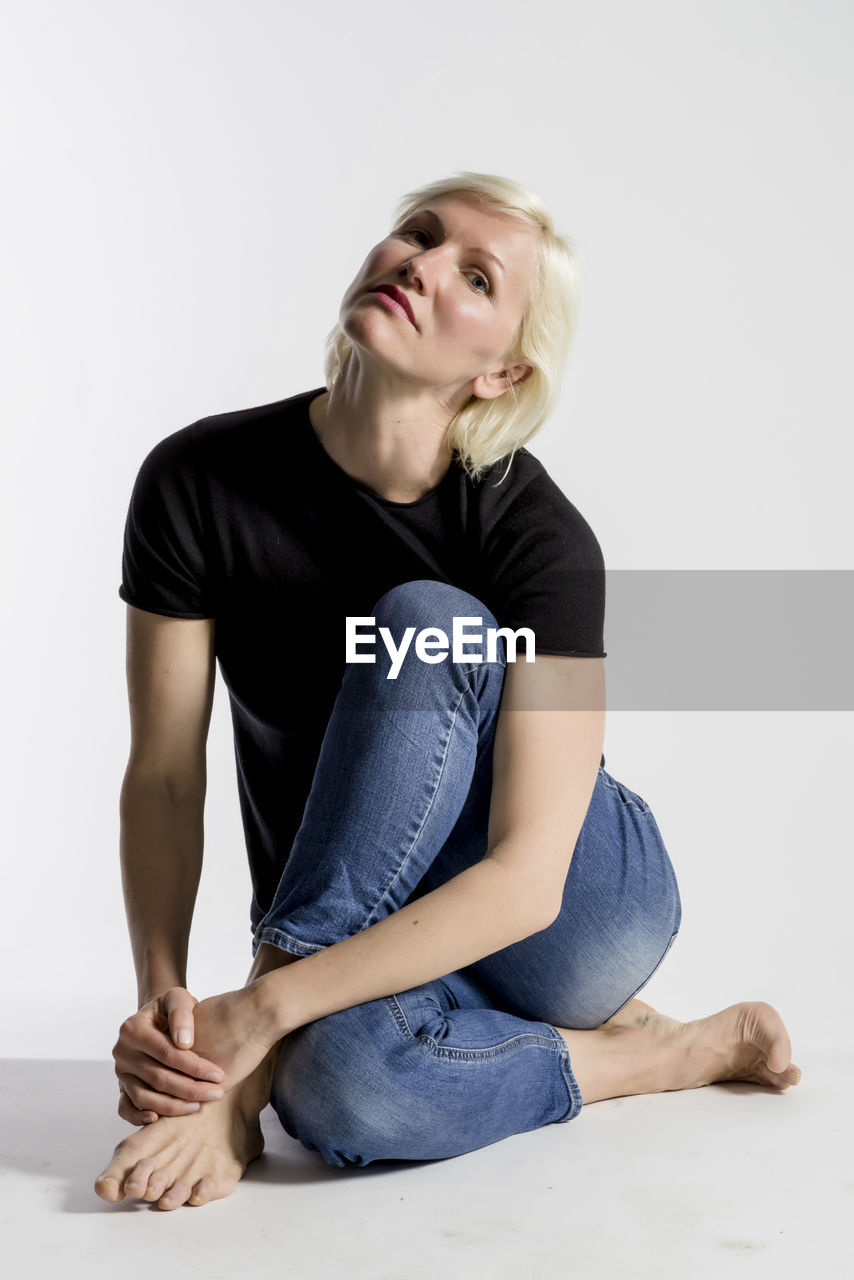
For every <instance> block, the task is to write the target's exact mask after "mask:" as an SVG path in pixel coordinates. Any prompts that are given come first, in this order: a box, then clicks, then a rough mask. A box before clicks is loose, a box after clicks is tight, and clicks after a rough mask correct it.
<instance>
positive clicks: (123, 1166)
mask: <svg viewBox="0 0 854 1280" xmlns="http://www.w3.org/2000/svg"><path fill="white" fill-rule="evenodd" d="M278 1049H279V1046H278V1045H276V1046H274V1048H273V1049H271V1050H270V1052H269V1053H268V1054H267V1056H266V1057H265V1058H264V1060H263V1061H262V1062H261V1063H260V1065H259V1066H258V1067H257V1068H256V1069H255V1071H253V1072H252V1074H251V1075H249V1076H247V1077H246V1079H245V1080H243V1081H241V1083H240V1084H238V1085H236V1086H235V1087H234V1088H233V1089H231V1090H229V1092H228V1093H226V1095H225V1097H224V1098H223V1099H222V1100H221V1101H220V1102H203V1103H202V1104H201V1107H200V1108H199V1110H198V1111H196V1112H194V1113H193V1114H192V1115H185V1116H161V1117H160V1119H159V1120H155V1122H154V1124H150V1125H147V1126H146V1127H145V1128H144V1129H141V1130H140V1131H139V1132H138V1133H134V1134H132V1135H131V1136H130V1137H129V1138H125V1139H124V1141H122V1142H120V1143H119V1145H118V1146H117V1147H116V1149H115V1152H114V1154H113V1158H112V1160H111V1161H110V1163H109V1165H108V1166H107V1168H106V1169H105V1170H104V1172H103V1173H102V1174H101V1176H100V1177H99V1178H98V1179H97V1180H96V1182H95V1191H96V1192H97V1194H98V1195H99V1196H100V1197H101V1199H102V1200H110V1201H118V1200H123V1199H124V1198H125V1196H133V1197H134V1198H136V1199H142V1200H148V1201H151V1202H152V1203H153V1202H154V1201H157V1203H158V1208H160V1209H177V1208H178V1207H179V1205H182V1204H189V1205H193V1206H196V1205H202V1204H207V1202H208V1201H209V1200H220V1199H222V1198H223V1197H224V1196H228V1195H231V1193H232V1191H234V1189H235V1187H236V1186H237V1184H238V1182H239V1181H240V1179H241V1178H242V1177H243V1174H244V1173H245V1171H246V1166H247V1165H248V1164H250V1163H251V1161H253V1160H255V1159H257V1157H258V1156H260V1154H261V1152H262V1151H263V1149H264V1138H263V1136H262V1134H261V1125H260V1121H259V1116H260V1114H261V1112H262V1111H263V1109H264V1107H265V1106H266V1105H267V1103H268V1102H269V1100H270V1088H271V1086H272V1081H273V1072H274V1070H275V1065H276V1058H277V1056H278Z"/></svg>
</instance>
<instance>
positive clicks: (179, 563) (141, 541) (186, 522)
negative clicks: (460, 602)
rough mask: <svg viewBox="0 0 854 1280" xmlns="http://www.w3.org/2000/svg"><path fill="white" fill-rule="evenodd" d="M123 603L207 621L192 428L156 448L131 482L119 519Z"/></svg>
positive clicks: (210, 608)
mask: <svg viewBox="0 0 854 1280" xmlns="http://www.w3.org/2000/svg"><path fill="white" fill-rule="evenodd" d="M119 595H120V597H121V598H122V600H124V601H125V603H126V604H130V605H133V606H134V607H135V608H137V609H145V610H147V611H148V612H149V613H160V614H164V615H165V616H167V617H170V618H211V617H213V616H214V610H213V601H212V599H211V593H210V591H209V589H208V584H207V581H206V571H205V551H204V528H203V520H202V514H201V509H200V506H199V500H198V491H197V474H196V468H195V457H194V444H193V436H192V427H191V426H190V427H183V428H182V429H181V430H180V431H176V432H174V433H173V434H172V435H170V436H167V437H166V438H165V439H164V440H161V441H160V443H159V444H156V445H155V446H154V448H153V449H152V450H151V452H150V453H149V454H148V455H147V457H146V458H145V459H144V461H143V463H142V465H141V467H140V469H139V472H138V474H137V477H136V481H135V482H134V486H133V490H132V493H131V498H130V505H129V507H128V513H127V519H126V521H125V531H124V544H123V549H122V582H121V586H120V587H119Z"/></svg>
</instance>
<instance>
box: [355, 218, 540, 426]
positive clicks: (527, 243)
mask: <svg viewBox="0 0 854 1280" xmlns="http://www.w3.org/2000/svg"><path fill="white" fill-rule="evenodd" d="M496 259H497V260H498V261H496ZM535 269H536V241H535V232H534V230H533V229H532V228H530V227H528V226H526V225H525V224H524V223H520V222H519V221H518V219H515V218H511V217H509V216H507V215H506V214H496V213H493V212H492V211H491V210H488V209H486V208H485V206H483V205H482V204H479V203H478V202H476V200H474V199H472V198H471V197H468V196H457V195H454V196H442V197H441V198H440V199H436V200H432V201H430V202H429V204H427V205H425V206H423V207H422V208H420V209H419V210H418V211H417V212H416V213H414V214H413V215H412V216H411V217H410V218H408V219H407V220H406V221H405V222H404V223H403V224H402V226H401V227H400V228H399V229H398V230H396V231H393V232H391V233H390V234H389V235H388V236H386V238H385V239H384V240H381V241H380V243H379V244H377V245H375V246H374V248H373V249H372V250H371V251H370V253H369V254H368V256H367V258H366V259H365V261H364V263H363V264H362V267H361V269H360V271H359V273H358V275H357V276H356V278H355V280H353V282H352V284H351V285H350V287H349V288H348V290H347V292H346V293H345V295H344V298H343V300H342V303H341V310H340V315H339V320H340V324H341V327H342V329H343V331H344V333H346V334H347V336H348V338H350V339H351V341H352V342H353V343H354V345H355V346H356V347H357V348H361V349H362V351H363V353H364V354H367V353H370V356H371V357H372V358H373V359H374V360H376V361H377V362H379V363H380V364H381V365H383V366H385V367H386V368H390V369H391V370H393V371H394V373H395V374H396V375H397V377H398V378H404V379H406V380H407V381H409V382H412V383H415V384H416V385H418V386H420V387H433V388H437V389H439V390H441V391H442V392H443V393H444V394H443V395H442V399H443V400H447V402H448V403H453V404H459V405H462V404H465V403H466V402H467V401H468V399H469V397H470V396H471V395H472V394H474V395H480V396H484V397H485V398H491V397H492V396H494V395H497V394H500V393H501V392H502V391H504V390H506V388H507V380H506V377H505V378H503V379H501V378H498V377H497V376H494V377H490V375H497V374H498V373H500V372H501V371H502V370H505V369H507V365H506V363H505V357H506V356H507V355H508V354H509V352H510V350H511V348H512V345H513V341H514V338H515V336H516V333H517V331H518V327H519V323H520V321H521V319H522V316H523V314H524V308H525V305H526V301H527V296H528V289H529V287H530V284H531V281H532V279H533V276H534V272H535ZM378 286H394V287H395V288H396V289H399V290H400V292H401V293H402V294H403V295H404V296H405V299H406V301H407V302H408V304H409V308H410V309H411V312H412V319H409V318H408V316H407V315H406V314H405V309H401V307H400V306H399V305H395V304H394V303H393V302H391V301H390V300H389V296H388V295H387V294H386V295H383V294H382V293H377V292H376V290H377V288H378ZM520 372H523V371H520V370H518V369H517V370H516V372H515V374H514V381H515V380H518V379H519V375H520Z"/></svg>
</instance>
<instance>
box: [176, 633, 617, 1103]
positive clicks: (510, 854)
mask: <svg viewBox="0 0 854 1280" xmlns="http://www.w3.org/2000/svg"><path fill="white" fill-rule="evenodd" d="M604 702H605V678H604V666H603V663H602V660H601V659H597V658H564V657H555V656H552V655H540V656H539V657H538V658H537V660H536V662H535V663H532V664H529V663H525V662H517V663H511V664H509V665H508V668H507V674H506V676H505V685H504V691H503V695H502V703H501V708H500V711H499V717H498V723H497V725H496V736H495V746H494V753H493V785H492V802H491V807H490V814H489V833H488V848H487V853H486V855H485V857H484V858H483V859H482V861H481V862H479V863H476V864H475V865H474V866H472V867H469V868H468V869H467V870H466V871H463V872H462V873H461V874H459V875H457V876H454V877H453V879H451V880H449V881H448V882H447V883H446V884H444V885H442V886H441V887H440V888H438V889H434V890H433V891H432V892H431V893H428V894H425V896H424V897H423V898H420V899H418V900H417V901H415V902H412V903H409V904H408V905H407V906H405V907H402V908H401V909H400V910H399V911H396V912H394V913H393V914H391V915H389V916H387V917H385V918H384V919H383V920H380V921H378V922H377V923H376V924H374V925H371V926H370V928H368V929H365V930H364V931H363V932H362V933H358V934H355V935H354V936H353V937H350V938H346V939H344V940H343V941H341V942H338V943H335V945H334V946H331V947H327V948H326V949H325V950H323V951H319V952H316V953H315V954H314V955H311V956H305V957H303V958H300V959H298V960H296V961H293V960H292V957H290V956H289V957H287V958H285V957H284V956H283V957H282V960H281V962H280V967H276V968H270V970H269V972H261V976H259V977H257V978H256V979H255V980H254V981H253V982H251V983H250V985H249V987H248V988H247V991H252V989H253V988H254V989H255V990H254V998H255V1001H256V1009H257V1015H258V1018H259V1020H260V1021H259V1023H258V1025H259V1030H260V1028H263V1032H262V1035H261V1038H262V1039H263V1040H269V1043H271V1044H272V1043H275V1041H276V1040H278V1039H280V1038H281V1037H282V1036H283V1035H286V1034H288V1033H289V1032H290V1031H293V1030H295V1029H296V1028H297V1027H300V1026H302V1025H304V1024H305V1023H307V1022H313V1021H314V1020H315V1019H317V1018H321V1017H325V1016H326V1015H327V1014H330V1013H334V1012H336V1011H337V1010H339V1009H346V1008H349V1007H350V1006H352V1005H355V1004H363V1003H365V1002H366V1001H368V1000H374V999H377V998H379V997H381V996H386V995H392V994H394V993H395V992H398V991H405V990H407V989H408V988H410V987H414V986H419V985H420V984H422V983H424V982H429V981H431V980H432V979H434V978H438V977H441V976H443V975H444V974H446V973H450V972H452V971H453V970H455V969H460V968H463V967H465V966H466V965H469V964H473V963H474V962H475V961H476V960H479V959H481V958H482V957H483V956H487V955H491V954H492V953H493V952H495V951H500V950H502V949H503V948H504V947H507V946H510V945H511V944H512V943H514V942H518V941H520V940H521V939H523V938H526V937H528V936H530V935H531V934H533V933H537V932H539V931H540V930H541V929H545V928H547V927H548V925H549V924H551V923H552V922H553V921H554V920H555V919H556V917H557V915H558V913H559V911H560V905H561V899H562V895H563V888H564V884H565V881H566V875H567V872H568V869H569V864H570V860H571V858H572V854H573V851H574V849H575V844H576V842H577V840H578V834H579V832H580V830H581V827H582V824H583V822H584V818H585V816H586V813H587V809H588V807H589V804H590V799H591V796H592V794H593V788H594V786H595V783H596V777H597V773H598V769H599V761H600V758H601V753H602V747H603V741H604V734H605V710H604ZM276 951H277V949H276V948H275V947H271V946H269V945H267V944H262V947H261V948H259V952H258V956H257V957H256V970H254V971H253V972H259V971H261V970H263V968H265V967H267V966H270V965H272V964H275V963H276ZM262 952H263V953H264V955H263V956H262ZM279 954H280V955H281V954H282V953H279ZM250 976H251V975H250ZM216 999H217V998H216V997H214V1000H216ZM208 1003H209V1002H207V1001H203V1002H202V1004H201V1005H200V1006H198V1010H197V1012H203V1010H204V1006H205V1005H207V1004H208ZM211 1012H214V1010H213V1009H211ZM198 1025H199V1028H200V1029H199V1034H200V1037H201V1039H200V1042H199V1043H200V1044H202V1043H204V1044H206V1045H207V1048H206V1052H207V1053H208V1054H209V1055H210V1056H213V1058H214V1060H215V1061H219V1063H220V1065H221V1066H223V1067H224V1068H226V1084H227V1086H230V1085H231V1084H232V1083H235V1080H234V1079H233V1075H232V1072H231V1071H230V1070H229V1069H228V1067H227V1064H226V1061H225V1060H224V1058H225V1057H227V1056H228V1054H227V1053H225V1054H223V1051H222V1050H220V1052H219V1053H218V1052H217V1051H216V1049H215V1048H214V1047H213V1043H212V1042H211V1041H208V1038H207V1035H208V1034H210V1031H211V1028H210V1026H209V1024H208V1025H207V1026H206V1032H207V1034H205V1035H203V1034H202V1031H201V1024H198Z"/></svg>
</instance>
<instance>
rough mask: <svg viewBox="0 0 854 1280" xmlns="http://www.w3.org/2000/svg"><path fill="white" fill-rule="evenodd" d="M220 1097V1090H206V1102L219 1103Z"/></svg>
mask: <svg viewBox="0 0 854 1280" xmlns="http://www.w3.org/2000/svg"><path fill="white" fill-rule="evenodd" d="M221 1097H222V1089H208V1091H207V1093H206V1094H205V1098H206V1099H207V1101H208V1102H219V1100H220V1098H221Z"/></svg>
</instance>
